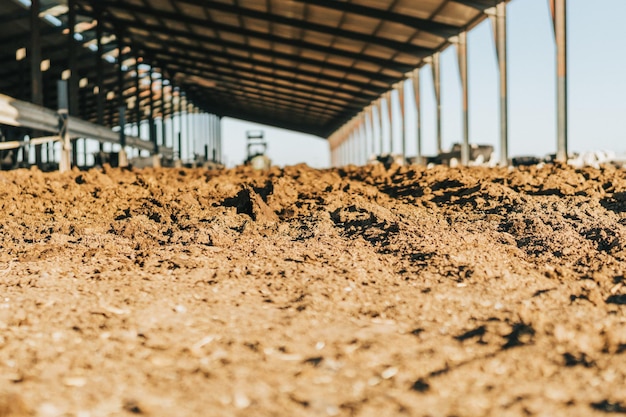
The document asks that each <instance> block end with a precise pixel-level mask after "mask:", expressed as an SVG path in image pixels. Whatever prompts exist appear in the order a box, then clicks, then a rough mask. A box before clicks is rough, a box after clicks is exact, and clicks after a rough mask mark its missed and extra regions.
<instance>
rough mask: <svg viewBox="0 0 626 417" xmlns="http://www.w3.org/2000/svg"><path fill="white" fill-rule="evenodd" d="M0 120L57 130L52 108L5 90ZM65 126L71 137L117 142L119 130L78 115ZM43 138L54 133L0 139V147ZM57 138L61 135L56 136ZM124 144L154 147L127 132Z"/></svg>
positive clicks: (162, 149)
mask: <svg viewBox="0 0 626 417" xmlns="http://www.w3.org/2000/svg"><path fill="white" fill-rule="evenodd" d="M0 124H3V125H8V126H14V127H24V128H29V129H34V130H39V131H42V132H46V133H54V134H58V133H59V126H60V124H59V115H58V113H57V112H55V111H54V110H50V109H48V108H45V107H42V106H37V105H35V104H32V103H28V102H26V101H21V100H16V99H14V98H12V97H9V96H7V95H4V94H0ZM68 130H69V135H70V138H71V139H78V138H86V139H93V140H96V141H98V142H103V143H112V144H119V143H120V136H119V133H118V132H114V131H113V130H111V129H109V128H107V127H105V126H100V125H97V124H95V123H91V122H87V121H85V120H82V119H79V118H77V117H72V116H70V118H69V122H68ZM43 139H45V140H44V141H43V142H42V143H44V142H50V141H54V137H45V138H35V139H32V140H31V141H30V142H23V141H11V142H0V150H4V149H15V148H19V147H21V146H24V145H25V144H27V143H30V144H31V145H33V144H39V143H37V142H38V141H39V142H41V140H43ZM58 140H60V137H59V138H58ZM126 145H127V146H130V147H131V148H136V149H140V150H144V151H150V152H153V151H155V148H154V144H153V143H152V142H149V141H147V140H143V139H141V138H139V137H136V136H128V135H127V136H126ZM157 151H158V153H161V154H162V155H164V156H166V157H168V156H170V155H173V150H172V149H170V148H165V147H160V146H159V147H157Z"/></svg>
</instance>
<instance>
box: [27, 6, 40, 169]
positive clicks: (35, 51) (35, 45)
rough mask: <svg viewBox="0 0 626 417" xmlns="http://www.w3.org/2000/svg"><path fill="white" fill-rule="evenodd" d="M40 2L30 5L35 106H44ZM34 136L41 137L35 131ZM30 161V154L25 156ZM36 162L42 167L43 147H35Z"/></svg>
mask: <svg viewBox="0 0 626 417" xmlns="http://www.w3.org/2000/svg"><path fill="white" fill-rule="evenodd" d="M39 11H40V2H39V0H32V2H31V5H30V83H31V84H30V85H31V100H32V102H33V104H37V105H40V106H43V77H42V75H41V35H40V33H39V29H40V27H39ZM32 134H33V136H39V132H36V131H34V132H33V133H32ZM24 156H25V158H26V161H28V154H27V153H25V154H24ZM35 161H36V164H37V166H38V167H41V162H42V159H41V145H36V146H35Z"/></svg>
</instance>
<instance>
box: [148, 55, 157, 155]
mask: <svg viewBox="0 0 626 417" xmlns="http://www.w3.org/2000/svg"><path fill="white" fill-rule="evenodd" d="M148 74H149V75H150V85H149V87H148V88H150V115H149V116H148V127H149V130H148V135H149V138H150V142H152V143H153V144H154V152H155V153H156V152H157V150H158V144H157V138H156V129H155V125H154V111H155V109H154V105H155V103H154V69H153V68H152V65H150V71H149V72H148Z"/></svg>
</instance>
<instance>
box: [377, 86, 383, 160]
mask: <svg viewBox="0 0 626 417" xmlns="http://www.w3.org/2000/svg"><path fill="white" fill-rule="evenodd" d="M376 103H377V104H378V106H377V110H378V149H379V150H378V152H379V155H382V154H383V153H384V151H383V100H382V98H379V99H378V100H376Z"/></svg>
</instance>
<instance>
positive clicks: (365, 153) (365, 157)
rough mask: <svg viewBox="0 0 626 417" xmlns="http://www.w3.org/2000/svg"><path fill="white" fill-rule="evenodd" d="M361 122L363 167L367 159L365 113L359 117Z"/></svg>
mask: <svg viewBox="0 0 626 417" xmlns="http://www.w3.org/2000/svg"><path fill="white" fill-rule="evenodd" d="M360 118H361V121H360V124H361V143H362V144H363V149H362V152H363V165H366V164H367V160H368V159H369V154H368V146H367V115H366V112H362V113H361V115H360Z"/></svg>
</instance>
